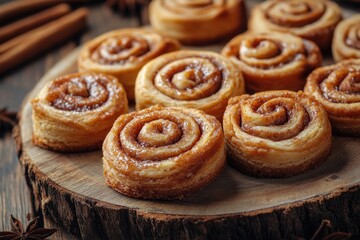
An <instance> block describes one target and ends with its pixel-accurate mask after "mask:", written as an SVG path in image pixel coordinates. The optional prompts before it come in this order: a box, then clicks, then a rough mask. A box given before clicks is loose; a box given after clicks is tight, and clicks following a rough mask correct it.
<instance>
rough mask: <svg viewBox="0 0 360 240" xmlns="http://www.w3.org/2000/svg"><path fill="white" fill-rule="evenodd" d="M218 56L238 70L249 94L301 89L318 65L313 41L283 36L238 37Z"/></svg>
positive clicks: (257, 34) (318, 57)
mask: <svg viewBox="0 0 360 240" xmlns="http://www.w3.org/2000/svg"><path fill="white" fill-rule="evenodd" d="M222 54H223V55H224V56H225V57H227V58H230V59H231V60H232V61H233V62H234V63H235V64H236V65H237V66H238V67H240V69H241V70H242V73H243V75H244V79H245V85H246V88H247V90H249V91H250V92H259V91H265V90H294V91H296V90H300V89H303V87H304V85H305V81H306V76H307V75H308V74H309V73H310V72H311V71H312V70H314V69H315V68H317V67H320V66H321V62H322V56H321V52H320V50H319V48H318V47H317V46H316V45H315V44H314V43H313V42H311V41H308V40H304V39H302V38H299V37H296V36H294V35H291V34H287V33H252V32H247V33H244V34H240V35H238V36H237V37H235V38H233V39H232V40H231V41H230V42H229V43H228V44H227V45H226V46H225V47H224V49H223V50H222Z"/></svg>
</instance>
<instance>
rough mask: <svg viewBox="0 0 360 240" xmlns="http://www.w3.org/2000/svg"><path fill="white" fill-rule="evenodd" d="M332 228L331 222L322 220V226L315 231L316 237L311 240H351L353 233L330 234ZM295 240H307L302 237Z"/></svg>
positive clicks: (294, 239)
mask: <svg viewBox="0 0 360 240" xmlns="http://www.w3.org/2000/svg"><path fill="white" fill-rule="evenodd" d="M331 228H332V225H331V222H330V221H329V220H322V222H321V224H320V226H319V227H318V229H317V230H316V231H315V233H314V235H313V236H312V237H311V238H310V240H346V239H351V237H352V235H351V233H346V232H333V233H330V230H331ZM293 240H305V239H304V238H302V237H297V236H295V237H293Z"/></svg>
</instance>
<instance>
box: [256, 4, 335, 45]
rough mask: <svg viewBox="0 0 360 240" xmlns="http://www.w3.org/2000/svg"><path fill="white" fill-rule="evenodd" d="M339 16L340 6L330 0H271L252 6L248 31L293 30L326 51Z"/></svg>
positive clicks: (289, 31)
mask: <svg viewBox="0 0 360 240" xmlns="http://www.w3.org/2000/svg"><path fill="white" fill-rule="evenodd" d="M341 18H342V17H341V8H340V7H339V6H338V5H337V4H336V3H334V2H332V1H327V0H316V1H314V0H270V1H266V2H264V3H261V4H259V5H257V6H256V7H255V8H254V9H253V11H252V13H251V17H250V19H249V30H251V31H255V32H274V31H275V32H287V33H292V34H295V35H297V36H299V37H302V38H305V39H308V40H311V41H313V42H315V43H316V44H317V45H318V46H319V47H320V48H321V49H323V50H327V49H330V47H331V40H332V37H333V34H334V29H335V27H336V25H337V24H338V23H339V22H340V20H341Z"/></svg>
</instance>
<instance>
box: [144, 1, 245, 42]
mask: <svg viewBox="0 0 360 240" xmlns="http://www.w3.org/2000/svg"><path fill="white" fill-rule="evenodd" d="M149 17H150V23H151V26H152V27H153V28H154V29H156V30H158V31H159V32H161V33H163V34H165V35H167V36H170V37H173V38H176V39H178V40H180V41H181V42H182V43H186V44H203V43H209V42H213V41H216V40H219V39H222V38H225V37H227V36H230V35H232V34H234V33H238V32H240V31H241V30H242V29H243V28H244V25H245V24H244V23H245V19H246V18H245V6H244V1H243V0H196V1H194V0H192V1H189V0H154V1H152V2H151V3H150V6H149Z"/></svg>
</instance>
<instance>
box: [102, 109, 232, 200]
mask: <svg viewBox="0 0 360 240" xmlns="http://www.w3.org/2000/svg"><path fill="white" fill-rule="evenodd" d="M224 145H225V144H224V138H223V133H222V130H221V124H220V122H218V121H217V120H216V118H215V117H213V116H210V115H207V114H205V113H204V112H202V111H199V110H195V109H188V108H177V107H173V108H163V107H160V106H154V107H150V108H147V109H145V110H142V111H138V112H133V113H130V114H126V115H122V116H121V117H119V119H118V120H117V121H116V122H115V124H114V126H113V128H112V129H111V131H110V132H109V134H108V135H107V137H106V139H105V141H104V144H103V166H104V175H105V178H106V182H107V184H108V185H109V186H110V187H111V188H113V189H114V190H116V191H118V192H120V193H122V194H125V195H127V196H130V197H134V198H143V199H174V198H183V197H185V196H186V195H188V194H189V193H191V192H194V191H196V190H198V189H200V188H202V187H203V186H205V185H207V184H208V183H209V182H211V181H212V180H213V179H214V178H215V177H216V176H217V175H218V174H219V173H220V171H221V170H222V169H223V167H224V165H225V161H226V157H225V146H224Z"/></svg>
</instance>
